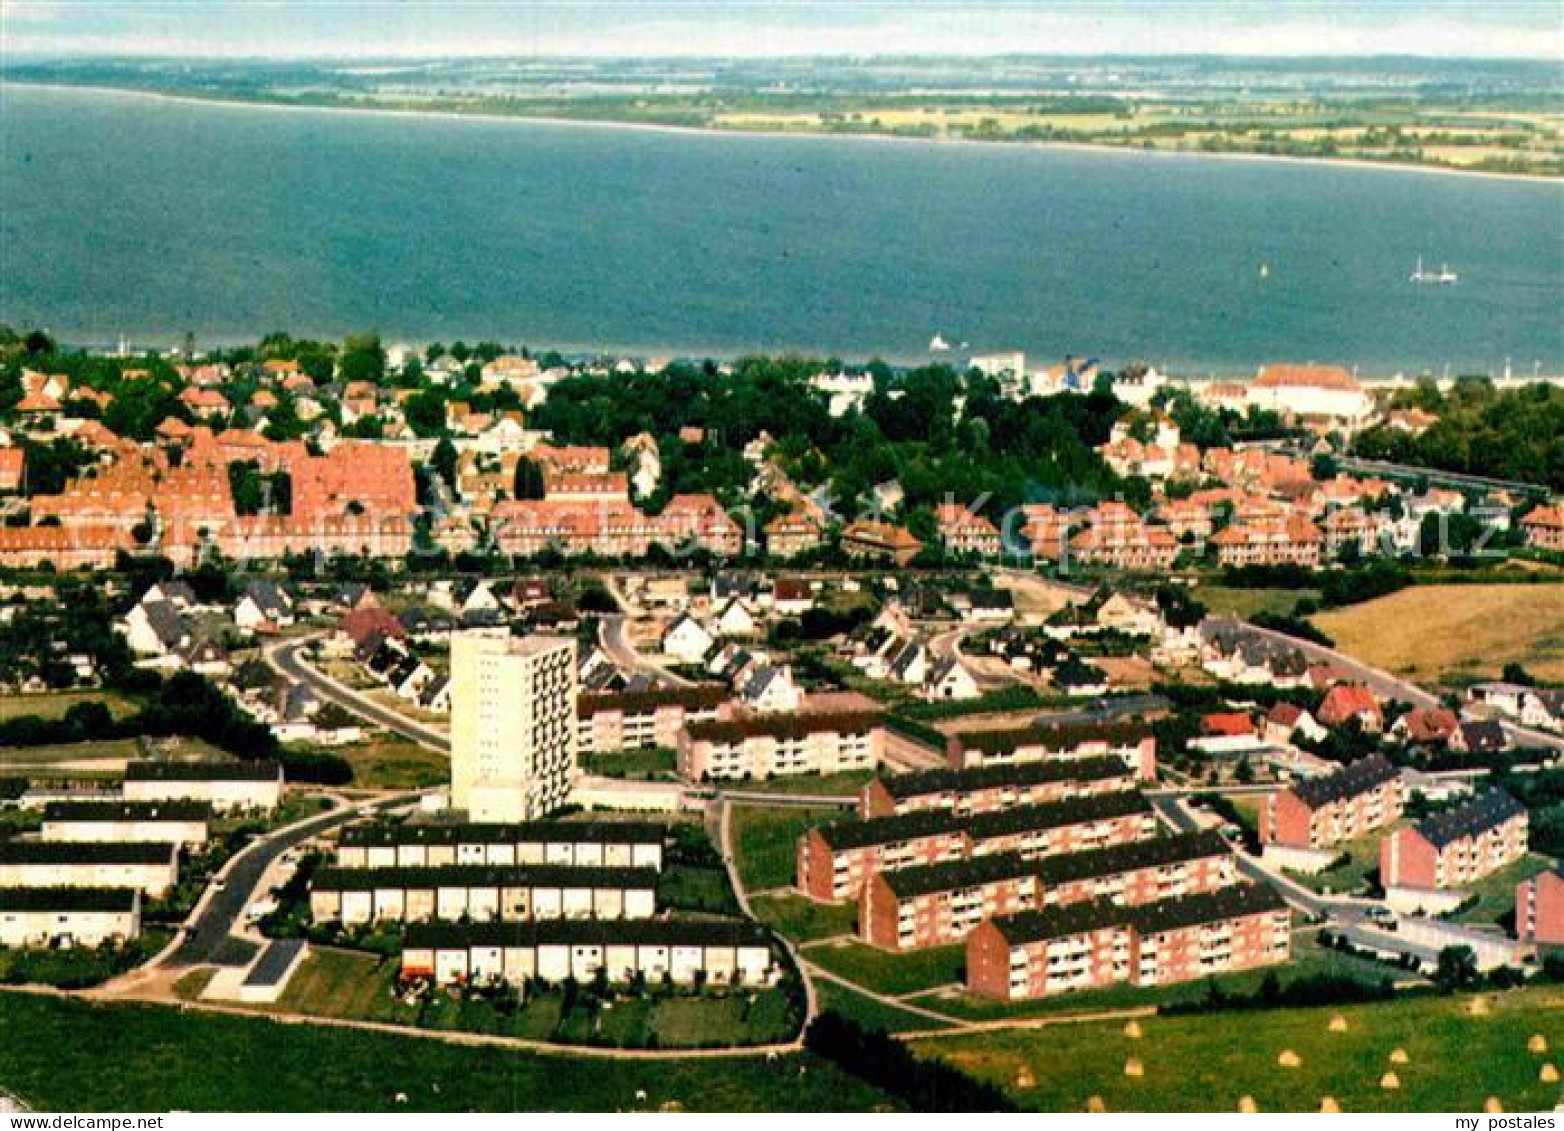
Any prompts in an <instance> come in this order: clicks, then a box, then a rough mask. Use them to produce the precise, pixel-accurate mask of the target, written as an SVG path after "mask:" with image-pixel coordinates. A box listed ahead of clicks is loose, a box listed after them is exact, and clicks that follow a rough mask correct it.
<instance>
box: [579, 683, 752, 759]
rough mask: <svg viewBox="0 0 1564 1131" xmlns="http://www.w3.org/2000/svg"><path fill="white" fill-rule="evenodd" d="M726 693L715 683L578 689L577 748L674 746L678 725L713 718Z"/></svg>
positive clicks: (617, 749) (607, 749)
mask: <svg viewBox="0 0 1564 1131" xmlns="http://www.w3.org/2000/svg"><path fill="white" fill-rule="evenodd" d="M728 697H729V692H728V689H727V688H725V687H722V686H721V685H718V684H710V685H707V686H696V687H658V688H653V689H651V690H648V691H634V692H604V693H596V694H591V693H589V694H584V695H581V696H580V697H579V698H577V700H576V719H577V725H578V733H579V736H580V737H579V739H578V740H577V750H578V752H579V753H582V754H614V753H618V752H620V751H623V750H645V749H649V748H651V747H654V746H661V747H664V748H666V749H672V748H673V747H675V746H676V745H678V742H679V731H680V730H682V729H683V728H684V727H685V726H686V725H688V724H690V723H696V722H710V721H711V720H713V719H715V718H716V717H717V708H718V707H720V706H722V704H724V703H726V702H727V701H728Z"/></svg>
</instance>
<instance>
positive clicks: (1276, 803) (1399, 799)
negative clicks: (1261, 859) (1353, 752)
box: [1260, 754, 1406, 849]
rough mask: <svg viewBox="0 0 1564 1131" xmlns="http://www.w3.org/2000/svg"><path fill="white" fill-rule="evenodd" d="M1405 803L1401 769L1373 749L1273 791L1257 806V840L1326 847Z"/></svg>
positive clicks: (1394, 815) (1391, 817)
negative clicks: (1330, 769) (1324, 771)
mask: <svg viewBox="0 0 1564 1131" xmlns="http://www.w3.org/2000/svg"><path fill="white" fill-rule="evenodd" d="M1405 803H1406V791H1405V789H1404V787H1403V786H1402V783H1401V772H1400V771H1399V770H1398V769H1397V768H1396V767H1395V766H1394V765H1392V764H1391V762H1390V760H1389V759H1388V758H1386V757H1385V756H1384V755H1383V754H1371V755H1369V756H1368V757H1367V758H1360V759H1358V760H1357V761H1356V762H1353V763H1351V764H1350V765H1346V766H1343V767H1341V768H1340V769H1339V770H1334V771H1332V772H1331V773H1328V774H1322V775H1321V776H1319V777H1315V778H1307V779H1305V780H1303V781H1298V782H1294V783H1293V784H1292V785H1289V786H1287V787H1286V788H1285V789H1279V790H1277V791H1276V792H1275V793H1272V794H1271V795H1270V796H1269V797H1267V798H1266V800H1265V804H1264V805H1262V806H1261V807H1260V842H1261V843H1262V844H1266V845H1272V844H1274V845H1280V846H1282V847H1285V848H1304V849H1324V848H1330V847H1332V846H1334V845H1338V844H1341V843H1342V842H1343V841H1348V840H1355V839H1356V838H1358V837H1360V836H1363V835H1364V834H1365V833H1368V832H1372V831H1373V830H1374V829H1377V828H1382V827H1383V826H1385V825H1388V824H1390V823H1391V822H1392V821H1395V820H1396V819H1398V818H1399V817H1400V816H1401V811H1402V808H1403V806H1404V805H1405Z"/></svg>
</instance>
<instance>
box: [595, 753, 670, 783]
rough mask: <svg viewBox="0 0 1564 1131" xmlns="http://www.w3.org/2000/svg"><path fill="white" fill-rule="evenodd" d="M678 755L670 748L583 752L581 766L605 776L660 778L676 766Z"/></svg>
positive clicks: (668, 774) (667, 774) (668, 773)
mask: <svg viewBox="0 0 1564 1131" xmlns="http://www.w3.org/2000/svg"><path fill="white" fill-rule="evenodd" d="M677 762H678V755H677V754H675V753H674V752H673V751H672V750H666V749H663V748H661V747H654V748H653V749H651V750H626V751H625V752H623V753H622V754H583V755H581V768H582V769H583V770H585V771H586V772H587V773H589V774H599V775H601V776H603V777H605V778H634V779H644V778H662V777H669V776H671V775H672V774H673V773H674V771H675V769H676V768H677Z"/></svg>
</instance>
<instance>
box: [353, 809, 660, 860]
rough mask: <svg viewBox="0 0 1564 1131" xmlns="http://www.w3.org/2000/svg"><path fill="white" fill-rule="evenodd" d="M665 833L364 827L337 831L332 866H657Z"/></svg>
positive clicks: (638, 828)
mask: <svg viewBox="0 0 1564 1131" xmlns="http://www.w3.org/2000/svg"><path fill="white" fill-rule="evenodd" d="M667 836H668V830H667V828H666V826H663V825H659V824H655V823H651V822H645V821H526V822H520V823H515V824H475V823H459V824H450V823H443V822H442V823H439V824H417V823H413V822H403V823H400V824H389V823H366V824H358V825H349V826H348V827H347V828H345V829H343V830H342V835H341V838H340V839H339V841H338V843H337V856H336V862H337V866H338V867H339V868H444V867H451V866H453V865H469V864H491V865H504V866H517V865H529V864H550V865H556V866H559V867H591V868H652V869H661V868H662V866H663V844H664V842H665V841H666V840H667Z"/></svg>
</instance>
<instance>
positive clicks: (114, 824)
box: [40, 801, 212, 847]
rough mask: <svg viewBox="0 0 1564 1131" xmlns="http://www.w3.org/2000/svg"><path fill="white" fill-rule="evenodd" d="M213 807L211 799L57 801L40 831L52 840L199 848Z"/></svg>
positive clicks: (206, 834)
mask: <svg viewBox="0 0 1564 1131" xmlns="http://www.w3.org/2000/svg"><path fill="white" fill-rule="evenodd" d="M211 822H212V807H211V805H209V804H207V803H206V802H205V801H51V802H49V803H48V804H47V805H45V806H44V809H43V827H42V828H41V829H40V834H41V835H42V837H43V839H44V840H47V841H91V842H95V843H100V844H102V843H111V842H113V843H120V844H128V843H138V842H140V843H149V842H153V841H166V842H168V843H169V844H175V845H180V846H184V845H189V846H192V847H199V846H201V845H203V844H205V843H206V842H207V839H208V837H209V835H210V830H211Z"/></svg>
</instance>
